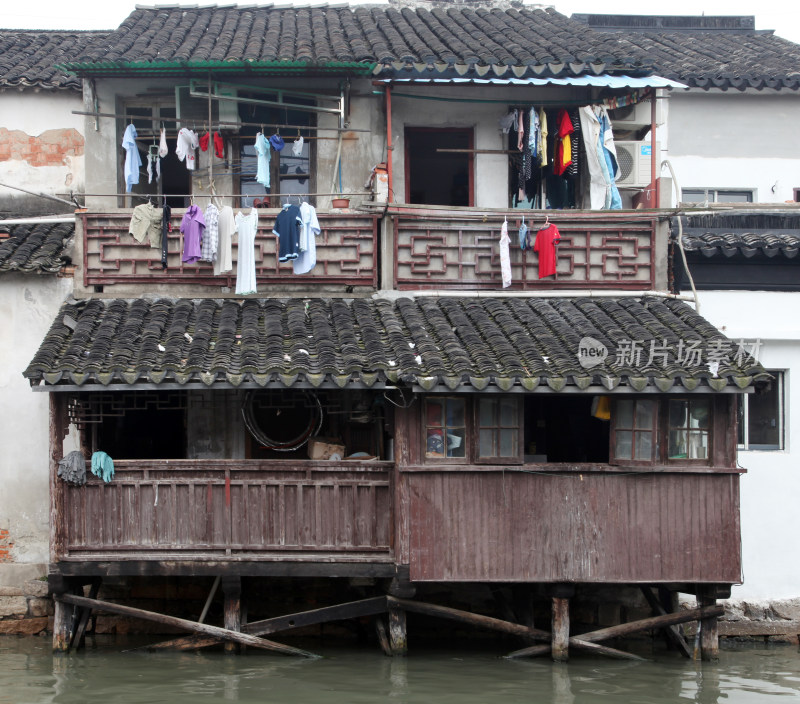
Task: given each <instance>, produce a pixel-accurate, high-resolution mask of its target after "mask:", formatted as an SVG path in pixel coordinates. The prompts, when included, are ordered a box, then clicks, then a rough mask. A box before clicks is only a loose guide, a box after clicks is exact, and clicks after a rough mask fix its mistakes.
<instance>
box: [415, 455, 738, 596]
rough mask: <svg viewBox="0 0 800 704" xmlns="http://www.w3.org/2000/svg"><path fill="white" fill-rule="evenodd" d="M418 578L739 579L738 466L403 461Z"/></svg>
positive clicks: (461, 579)
mask: <svg viewBox="0 0 800 704" xmlns="http://www.w3.org/2000/svg"><path fill="white" fill-rule="evenodd" d="M401 481H402V482H403V483H404V484H407V495H408V510H409V515H410V526H411V534H410V556H411V579H412V580H414V581H426V580H427V581H525V582H563V581H577V582H657V581H661V582H718V583H729V584H731V583H737V582H740V581H741V557H740V542H741V541H740V526H739V475H738V474H724V473H706V474H690V473H687V472H682V473H674V474H667V473H661V472H658V473H654V472H647V473H639V474H624V473H602V472H593V473H587V474H579V473H573V472H571V473H562V474H559V473H557V472H554V473H550V472H547V473H544V472H543V473H534V472H531V471H529V472H525V471H515V470H513V469H506V470H505V471H482V472H452V471H441V472H436V471H427V472H409V473H404V474H403V475H402V476H401Z"/></svg>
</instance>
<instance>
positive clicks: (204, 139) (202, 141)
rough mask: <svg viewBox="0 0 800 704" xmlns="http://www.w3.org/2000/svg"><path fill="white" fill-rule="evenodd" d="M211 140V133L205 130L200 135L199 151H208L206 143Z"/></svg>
mask: <svg viewBox="0 0 800 704" xmlns="http://www.w3.org/2000/svg"><path fill="white" fill-rule="evenodd" d="M210 141H211V134H210V133H209V132H206V133H205V134H204V135H203V136H202V137H200V151H201V152H207V151H208V143H209V142H210Z"/></svg>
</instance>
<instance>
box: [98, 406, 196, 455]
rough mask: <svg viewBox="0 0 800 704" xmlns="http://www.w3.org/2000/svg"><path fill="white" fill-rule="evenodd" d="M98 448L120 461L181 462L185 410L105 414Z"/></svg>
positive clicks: (152, 409)
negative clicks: (157, 460) (163, 460)
mask: <svg viewBox="0 0 800 704" xmlns="http://www.w3.org/2000/svg"><path fill="white" fill-rule="evenodd" d="M90 433H91V431H90ZM96 449H98V450H102V451H103V452H106V453H108V454H109V455H111V457H113V458H114V459H120V460H156V459H165V460H172V459H182V458H184V457H186V409H185V408H163V407H162V408H137V409H126V410H124V411H122V412H119V413H118V414H109V415H106V416H105V417H104V418H103V422H102V423H99V424H98V425H97V447H96Z"/></svg>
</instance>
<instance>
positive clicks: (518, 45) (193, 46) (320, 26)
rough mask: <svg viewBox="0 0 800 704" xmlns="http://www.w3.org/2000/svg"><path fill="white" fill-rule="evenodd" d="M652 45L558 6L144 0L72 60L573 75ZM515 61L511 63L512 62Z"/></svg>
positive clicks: (637, 60) (614, 64)
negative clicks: (593, 26)
mask: <svg viewBox="0 0 800 704" xmlns="http://www.w3.org/2000/svg"><path fill="white" fill-rule="evenodd" d="M645 58H646V52H644V53H643V52H640V51H636V52H634V53H631V52H630V47H628V46H626V45H625V44H624V43H623V44H621V43H620V42H619V40H618V37H616V36H613V35H604V34H600V33H596V32H593V31H592V30H590V29H589V28H588V27H586V26H585V25H582V24H581V23H579V22H575V21H573V20H570V19H569V18H568V17H565V16H564V15H561V14H559V13H558V12H556V11H555V10H553V9H552V8H547V9H541V8H536V9H527V8H523V9H519V10H517V9H510V10H501V9H486V8H480V7H479V8H475V9H471V8H450V9H447V10H444V9H432V10H428V9H425V8H420V9H411V8H409V7H404V8H396V7H391V6H388V7H387V6H385V5H384V6H369V5H362V6H353V7H347V6H317V7H289V8H281V7H271V6H268V5H267V6H261V7H258V6H247V7H236V6H219V7H218V6H209V7H199V8H198V7H191V8H189V7H174V6H173V7H138V6H137V9H136V10H135V11H134V12H133V13H132V14H131V15H130V16H129V17H128V18H127V19H126V20H125V21H124V22H123V23H122V25H120V27H119V28H118V29H116V30H115V31H114V32H111V33H110V34H109V35H108V36H107V37H105V38H103V39H102V40H100V41H96V42H94V43H93V44H92V45H91V46H90V47H88V48H87V50H86V51H85V52H83V53H82V54H81V55H80V56H79V57H77V58H75V59H73V60H72V62H71V63H70V64H69V66H70V67H71V68H72V69H74V70H76V71H79V72H86V73H92V74H107V75H111V74H121V73H124V70H123V69H126V68H135V69H136V70H137V71H140V72H147V71H151V72H161V73H164V72H168V71H170V70H171V71H173V72H175V71H182V72H184V73H185V72H186V71H188V70H191V69H195V70H200V69H203V70H208V69H209V68H213V69H218V70H225V69H226V68H227V69H229V70H234V69H235V68H236V67H237V66H238V67H247V68H248V69H249V70H250V71H259V70H260V71H262V72H266V71H272V72H275V71H280V70H281V69H284V70H286V71H289V70H291V69H292V68H293V67H294V68H297V67H298V66H299V67H300V68H304V69H312V68H313V67H317V68H324V67H329V68H336V67H337V64H338V67H339V68H346V67H349V68H350V69H351V70H356V69H357V68H360V69H361V70H363V71H365V72H366V71H370V70H372V69H373V68H375V67H376V66H377V70H378V71H380V70H382V69H385V70H387V71H389V72H390V73H391V72H392V71H394V70H399V69H406V70H418V71H419V70H430V71H432V72H434V73H436V74H440V73H443V72H446V71H452V70H454V69H456V70H457V71H458V72H459V73H465V72H468V71H470V70H471V69H474V68H475V67H478V68H479V69H480V71H482V72H481V73H479V75H487V73H488V72H489V71H490V70H491V72H492V73H491V75H503V74H506V75H508V76H511V75H515V76H517V77H521V76H523V75H526V74H528V75H537V76H562V75H563V76H569V75H581V74H583V73H587V72H588V73H602V72H606V71H611V70H614V71H624V72H625V73H629V74H630V73H631V72H636V71H637V70H642V69H644V70H645V71H646V68H647V66H646V65H644V64H643V59H645ZM512 69H513V70H512Z"/></svg>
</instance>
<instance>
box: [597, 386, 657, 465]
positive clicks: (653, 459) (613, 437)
mask: <svg viewBox="0 0 800 704" xmlns="http://www.w3.org/2000/svg"><path fill="white" fill-rule="evenodd" d="M623 401H633V403H634V408H633V414H632V417H633V421H632V423H633V426H632V427H631V428H621V430H627V431H630V432H631V433H632V437H631V454H633V453H634V451H635V447H636V431H637V428H636V406H635V404H636V402H637V401H649V402H651V403H652V404H653V422H652V424H651V426H650V428H649V432H651V433H652V438H653V445H652V448H653V450H652V452H651V455H650V459H640V458H632V459H628V458H626V457H620V458H618V457H617V456H616V447H617V418H618V413H617V407H618V405H619V404H620V402H623ZM660 421H661V403H660V399H657V398H641V397H636V396H634V397H628V398H615V399H613V403H612V404H611V428H610V430H611V432H610V433H609V436H610V437H609V442H610V443H611V444H610V447H609V449H608V461H609V464H614V465H621V466H626V465H630V466H632V465H636V466H641V465H648V466H652V465H655V464H657V463H659V462H660V458H659V454H660V451H661V447H662V438H661V428H660ZM645 430H648V429H646V428H642V429H641V430H640V432H643V431H645Z"/></svg>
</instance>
